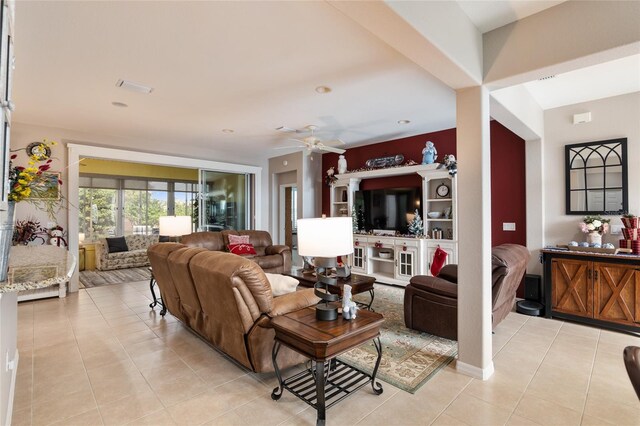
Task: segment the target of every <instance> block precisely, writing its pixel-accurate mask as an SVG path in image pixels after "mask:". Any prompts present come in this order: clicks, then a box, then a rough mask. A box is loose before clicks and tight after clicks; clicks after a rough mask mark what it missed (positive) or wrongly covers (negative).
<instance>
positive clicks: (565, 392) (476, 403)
mask: <svg viewBox="0 0 640 426" xmlns="http://www.w3.org/2000/svg"><path fill="white" fill-rule="evenodd" d="M148 304H149V287H148V283H147V282H139V283H130V284H122V285H113V286H108V287H97V288H91V289H87V290H81V291H80V292H78V293H75V294H72V295H70V296H69V297H67V298H66V299H48V300H41V301H35V302H28V303H21V304H20V305H19V319H18V346H19V350H20V364H19V369H18V381H17V388H16V396H15V403H14V412H13V424H14V425H15V426H18V425H48V424H56V425H102V424H105V425H112V424H135V425H173V424H179V425H199V424H208V425H262V424H264V425H313V424H315V416H316V415H315V411H314V410H312V409H311V408H309V407H308V406H306V405H305V404H304V403H303V402H300V401H299V400H297V399H296V398H295V397H293V396H292V395H291V394H288V393H287V392H285V393H284V396H283V397H282V399H281V400H280V401H278V402H274V401H272V400H271V398H270V396H269V395H270V392H271V390H272V388H273V387H274V385H275V378H274V376H273V375H272V374H266V375H256V374H252V373H247V372H245V371H243V370H241V369H240V368H238V367H237V366H235V365H234V364H233V363H231V362H230V361H228V360H227V359H225V358H224V357H223V356H221V355H220V354H219V353H217V352H216V351H214V350H212V349H211V348H210V347H209V346H207V345H206V344H205V343H203V342H202V341H200V340H199V339H198V338H197V337H195V336H194V335H193V334H192V333H190V332H189V331H187V330H186V329H185V328H184V327H183V326H182V325H181V324H180V323H178V322H176V320H175V319H173V318H172V317H171V316H170V315H167V317H166V318H164V319H163V318H161V317H160V315H159V314H158V311H157V310H156V311H152V310H150V309H149V306H148ZM630 344H633V345H640V339H639V338H636V337H632V336H629V335H626V334H622V333H614V332H610V331H604V330H600V329H596V328H590V327H586V326H580V325H576V324H571V323H567V322H561V321H557V320H547V319H541V318H533V317H526V316H523V315H519V314H516V313H512V314H510V315H509V317H508V318H507V319H505V320H504V321H503V322H502V323H501V324H500V325H499V326H498V327H497V329H496V334H495V336H494V340H493V346H494V353H495V354H496V355H495V357H494V361H495V368H496V373H495V374H494V376H493V377H492V378H491V379H490V380H488V381H485V382H482V381H478V380H475V379H471V378H469V377H467V376H464V375H462V374H458V373H457V372H456V370H455V364H452V365H450V366H449V367H447V368H446V369H443V370H442V371H441V372H440V373H439V374H438V375H437V376H436V377H434V378H433V379H432V380H431V381H429V382H428V383H427V384H425V385H424V386H423V387H422V388H421V389H420V390H419V391H418V392H417V393H416V394H415V395H411V394H409V393H406V392H403V391H401V390H399V389H397V388H394V387H393V386H391V385H389V384H387V383H383V386H384V393H383V394H382V395H380V396H375V395H373V393H372V392H371V391H370V389H369V388H364V389H361V390H360V391H359V392H358V393H356V394H355V395H353V396H352V397H350V398H349V399H347V400H345V401H343V402H342V403H340V404H338V405H336V406H335V407H333V408H331V409H330V410H329V411H328V413H327V414H328V421H327V423H328V424H329V425H350V424H361V425H413V424H416V425H428V424H433V425H484V424H488V425H505V424H506V425H533V424H549V425H579V424H583V425H607V424H615V425H631V424H640V403H639V402H638V399H637V398H636V396H635V394H634V392H633V389H632V387H631V385H630V383H629V380H628V378H627V375H626V371H625V369H624V365H623V362H622V349H623V348H624V346H626V345H630Z"/></svg>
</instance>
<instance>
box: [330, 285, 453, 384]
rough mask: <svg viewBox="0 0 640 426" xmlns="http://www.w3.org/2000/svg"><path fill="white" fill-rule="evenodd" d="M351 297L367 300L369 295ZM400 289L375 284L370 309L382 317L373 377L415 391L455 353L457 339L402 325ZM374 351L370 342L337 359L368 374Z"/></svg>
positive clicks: (374, 357) (451, 358)
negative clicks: (379, 355)
mask: <svg viewBox="0 0 640 426" xmlns="http://www.w3.org/2000/svg"><path fill="white" fill-rule="evenodd" d="M354 299H356V300H358V301H360V302H365V303H369V294H368V293H363V294H359V295H356V296H355V297H354ZM403 303H404V289H402V288H398V287H392V286H387V285H384V284H375V299H374V301H373V306H372V308H373V309H374V310H375V311H376V312H379V313H381V314H382V315H383V316H384V323H383V324H382V330H381V332H380V341H381V343H382V361H381V362H380V368H379V370H378V376H377V378H378V379H380V380H382V381H385V382H387V383H390V384H392V385H393V386H396V387H398V388H400V389H402V390H405V391H407V392H410V393H415V392H416V391H417V390H418V389H419V388H420V386H422V385H423V384H424V383H426V382H427V381H428V380H429V379H430V378H431V377H433V376H434V375H435V374H437V373H438V371H439V370H440V369H441V368H443V367H445V366H446V365H447V364H449V363H450V362H451V361H453V360H454V359H455V357H456V356H457V355H458V342H456V341H455V340H449V339H444V338H442V337H437V336H432V335H431V334H427V333H422V332H419V331H416V330H410V329H408V328H407V327H405V325H404V310H403ZM377 356H378V354H377V352H376V349H375V347H374V346H373V342H369V343H367V344H366V345H362V346H360V347H358V348H356V349H353V350H351V351H349V352H347V353H345V354H343V355H341V356H340V357H339V358H340V359H341V360H342V361H343V362H345V363H347V364H350V365H352V366H354V367H357V368H359V369H361V370H363V371H365V372H368V373H371V372H372V371H373V367H374V365H375V361H376V358H377Z"/></svg>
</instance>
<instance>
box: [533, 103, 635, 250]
mask: <svg viewBox="0 0 640 426" xmlns="http://www.w3.org/2000/svg"><path fill="white" fill-rule="evenodd" d="M587 111H591V116H592V121H591V122H590V123H585V124H578V125H574V124H573V114H576V113H582V112H587ZM544 124H545V137H544V189H545V192H544V193H545V205H546V209H545V218H544V220H545V243H546V244H547V245H556V244H566V243H567V242H569V241H571V240H575V241H584V240H585V238H584V234H582V233H581V232H580V231H579V229H578V222H579V221H580V219H581V218H582V216H574V215H571V216H569V215H566V214H565V175H564V173H565V163H564V162H565V158H564V146H565V145H567V144H573V143H580V142H591V141H599V140H606V139H615V138H623V137H626V138H627V149H628V158H627V164H628V167H629V180H628V185H629V211H630V212H632V213H635V214H640V184H639V183H640V93H633V94H629V95H622V96H616V97H613V98H606V99H600V100H597V101H592V102H585V103H581V104H575V105H570V106H565V107H560V108H555V109H551V110H547V111H545V114H544ZM611 218H612V219H613V220H612V223H613V224H621V222H620V220H619V219H618V216H612V217H611ZM620 238H621V237H620V235H606V236H605V238H604V239H603V242H612V243H617V240H619V239H620ZM616 246H617V245H616Z"/></svg>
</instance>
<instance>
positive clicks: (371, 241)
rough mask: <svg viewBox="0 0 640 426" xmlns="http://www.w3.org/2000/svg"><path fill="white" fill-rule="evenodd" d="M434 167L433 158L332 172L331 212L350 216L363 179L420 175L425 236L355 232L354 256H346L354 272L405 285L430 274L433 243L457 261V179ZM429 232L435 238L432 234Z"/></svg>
mask: <svg viewBox="0 0 640 426" xmlns="http://www.w3.org/2000/svg"><path fill="white" fill-rule="evenodd" d="M438 166H440V165H439V164H437V163H436V164H427V165H416V166H401V167H391V168H386V169H378V170H367V171H361V172H352V173H344V174H341V175H336V178H337V180H336V181H335V182H334V183H333V185H332V186H331V191H330V192H331V197H330V203H331V216H351V214H352V209H353V206H354V205H355V193H356V191H358V190H359V188H360V183H361V182H362V180H364V179H378V178H384V177H392V176H401V175H409V174H412V173H417V174H418V175H420V176H421V177H422V206H420V209H419V210H420V214H421V215H422V220H423V223H424V233H425V235H426V236H427V237H424V238H410V237H398V236H382V235H371V234H354V235H353V242H354V247H353V255H352V256H351V258H350V263H351V267H352V271H353V272H355V273H359V274H365V275H370V276H373V277H375V278H376V280H377V281H380V282H383V283H388V284H395V285H402V286H406V285H407V284H408V283H409V280H410V279H411V277H412V276H414V275H431V272H430V271H429V270H430V269H431V261H432V259H433V254H434V252H435V251H436V249H437V248H438V247H440V248H441V249H442V250H444V251H446V252H447V254H448V256H447V259H446V263H457V261H458V233H457V230H458V226H457V217H458V215H457V201H456V194H457V191H456V179H455V178H452V177H451V176H450V175H449V172H448V170H447V169H445V168H440V169H438ZM443 186H446V188H443ZM438 188H440V189H441V191H440V194H441V195H439V194H438V191H437V189H438ZM443 189H444V190H443ZM446 189H448V191H447V190H446ZM442 194H444V195H442ZM429 212H439V213H440V217H438V218H430V217H429V216H428V213H429ZM445 213H448V215H446V214H445ZM434 236H435V237H437V238H431V237H434ZM381 252H382V255H381Z"/></svg>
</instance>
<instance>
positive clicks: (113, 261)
mask: <svg viewBox="0 0 640 426" xmlns="http://www.w3.org/2000/svg"><path fill="white" fill-rule="evenodd" d="M124 239H125V241H126V242H127V247H128V248H129V250H128V251H121V252H117V253H109V246H108V245H107V239H106V238H101V239H100V240H98V242H97V244H96V268H97V269H99V270H101V271H108V270H112V269H125V268H137V267H141V266H149V257H148V256H147V249H148V248H149V246H151V245H152V244H155V243H157V242H158V236H157V235H127V236H125V237H124Z"/></svg>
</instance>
